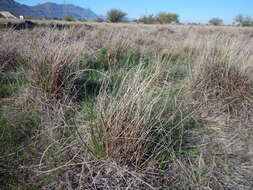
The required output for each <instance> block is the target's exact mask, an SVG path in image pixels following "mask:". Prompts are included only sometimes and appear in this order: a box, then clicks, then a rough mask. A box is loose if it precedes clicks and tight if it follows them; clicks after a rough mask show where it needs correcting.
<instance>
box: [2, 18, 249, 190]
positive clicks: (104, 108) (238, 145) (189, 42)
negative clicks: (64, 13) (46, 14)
mask: <svg viewBox="0 0 253 190" xmlns="http://www.w3.org/2000/svg"><path fill="white" fill-rule="evenodd" d="M150 18H151V19H153V18H154V17H153V16H150ZM40 22H42V21H40ZM43 22H44V21H43ZM62 23H63V21H62ZM207 39H208V40H207ZM252 40H253V39H252V36H251V28H247V27H246V28H242V27H235V26H234V27H233V26H231V27H225V26H221V27H216V26H208V27H205V26H193V25H191V26H187V25H170V26H169V27H168V26H164V25H154V26H153V25H150V26H147V25H141V24H129V23H127V24H116V25H115V24H111V23H99V24H98V23H92V22H90V23H82V22H80V23H78V24H77V23H73V24H69V27H65V28H47V27H45V25H43V27H39V26H38V27H36V28H34V29H30V30H16V31H15V30H14V29H11V30H6V29H4V30H1V31H0V144H1V146H0V189H252V187H253V183H252V180H251V178H252V172H253V171H252V156H251V155H252V148H251V147H250V146H249V145H250V144H251V143H252V142H253V137H252V132H253V128H252V123H253V106H252V105H253V104H252V102H253V93H252V89H253V78H252V76H253V75H252V71H253V68H252V58H253V53H252V44H253V43H252V42H253V41H252Z"/></svg>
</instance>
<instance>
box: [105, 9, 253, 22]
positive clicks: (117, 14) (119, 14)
mask: <svg viewBox="0 0 253 190" xmlns="http://www.w3.org/2000/svg"><path fill="white" fill-rule="evenodd" d="M126 16H127V13H125V12H123V11H121V10H118V9H111V10H109V11H108V12H107V14H106V17H107V20H108V21H110V22H113V23H115V22H123V21H126V20H127V19H126ZM134 21H135V22H138V23H143V24H171V23H180V21H179V15H178V14H176V13H167V12H160V13H158V14H156V15H154V14H150V15H147V16H143V17H141V18H139V19H137V20H134ZM208 23H209V24H210V25H216V26H218V25H223V20H222V19H220V18H218V17H214V18H212V19H210V20H209V21H208ZM233 24H234V25H238V26H253V19H252V18H251V17H250V16H245V15H242V14H239V15H237V16H236V17H235V18H234V22H233Z"/></svg>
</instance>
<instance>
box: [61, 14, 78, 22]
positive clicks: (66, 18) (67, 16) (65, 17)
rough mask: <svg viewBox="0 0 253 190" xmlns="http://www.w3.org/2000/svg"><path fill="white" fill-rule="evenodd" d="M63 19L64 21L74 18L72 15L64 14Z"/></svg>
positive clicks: (73, 19)
mask: <svg viewBox="0 0 253 190" xmlns="http://www.w3.org/2000/svg"><path fill="white" fill-rule="evenodd" d="M63 19H64V20H65V21H70V22H72V21H75V20H76V19H75V18H74V17H73V16H70V15H66V16H64V17H63Z"/></svg>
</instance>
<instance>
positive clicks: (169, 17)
mask: <svg viewBox="0 0 253 190" xmlns="http://www.w3.org/2000/svg"><path fill="white" fill-rule="evenodd" d="M156 19H157V22H159V23H160V24H171V23H179V15H178V14H175V13H166V12H160V13H159V14H158V15H157V16H156Z"/></svg>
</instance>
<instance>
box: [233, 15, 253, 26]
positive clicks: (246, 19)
mask: <svg viewBox="0 0 253 190" xmlns="http://www.w3.org/2000/svg"><path fill="white" fill-rule="evenodd" d="M234 23H235V24H237V25H239V26H252V25H253V20H252V18H251V17H250V16H244V15H241V14H239V15H237V16H236V17H235V18H234Z"/></svg>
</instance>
